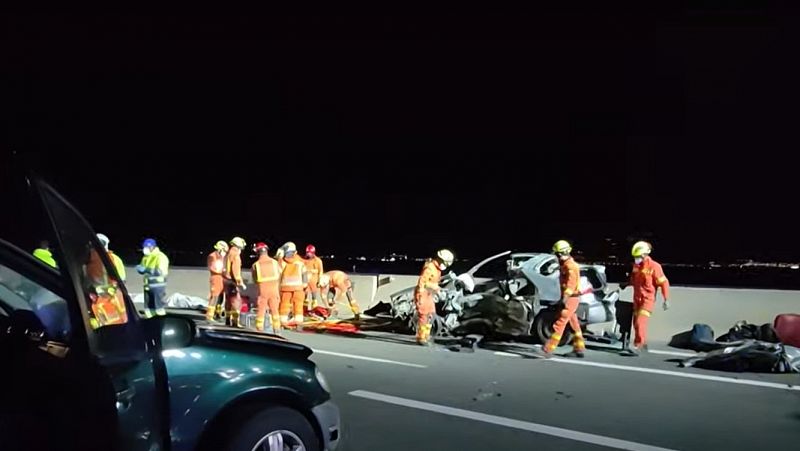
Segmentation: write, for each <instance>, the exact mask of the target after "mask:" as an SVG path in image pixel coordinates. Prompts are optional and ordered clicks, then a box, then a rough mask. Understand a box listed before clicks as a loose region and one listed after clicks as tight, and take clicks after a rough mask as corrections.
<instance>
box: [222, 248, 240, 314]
mask: <svg viewBox="0 0 800 451" xmlns="http://www.w3.org/2000/svg"><path fill="white" fill-rule="evenodd" d="M241 254H242V250H241V249H239V248H238V247H235V246H231V249H230V251H228V254H227V255H226V256H225V274H224V276H223V277H224V279H225V310H226V311H227V312H228V317H227V318H226V320H225V322H226V323H227V324H228V325H229V326H234V327H239V313H240V312H241V309H242V296H241V293H240V292H239V286H241V285H242V255H241Z"/></svg>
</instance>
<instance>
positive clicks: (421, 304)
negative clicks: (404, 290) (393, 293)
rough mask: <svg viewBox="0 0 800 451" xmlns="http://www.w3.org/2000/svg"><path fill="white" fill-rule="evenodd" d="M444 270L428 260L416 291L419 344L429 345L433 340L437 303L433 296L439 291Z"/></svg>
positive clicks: (423, 267)
mask: <svg viewBox="0 0 800 451" xmlns="http://www.w3.org/2000/svg"><path fill="white" fill-rule="evenodd" d="M441 278H442V270H441V269H439V266H438V265H437V264H436V262H435V261H433V260H430V259H428V260H426V261H425V264H424V265H423V266H422V273H421V274H420V275H419V281H418V282H417V287H416V289H415V290H414V302H415V303H416V306H417V317H418V318H419V319H418V321H419V322H418V323H417V342H418V343H427V342H428V340H430V338H431V328H432V326H431V321H432V320H433V315H435V314H436V302H435V301H434V300H433V294H434V293H436V292H437V291H439V280H441Z"/></svg>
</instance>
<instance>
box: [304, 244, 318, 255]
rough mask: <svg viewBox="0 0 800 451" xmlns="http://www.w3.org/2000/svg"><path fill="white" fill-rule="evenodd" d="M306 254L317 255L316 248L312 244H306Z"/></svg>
mask: <svg viewBox="0 0 800 451" xmlns="http://www.w3.org/2000/svg"><path fill="white" fill-rule="evenodd" d="M306 255H317V248H316V247H314V245H313V244H309V245H308V246H306Z"/></svg>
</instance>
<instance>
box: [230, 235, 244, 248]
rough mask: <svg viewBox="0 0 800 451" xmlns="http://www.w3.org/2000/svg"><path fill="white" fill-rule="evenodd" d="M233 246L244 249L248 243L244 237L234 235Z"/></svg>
mask: <svg viewBox="0 0 800 451" xmlns="http://www.w3.org/2000/svg"><path fill="white" fill-rule="evenodd" d="M231 246H236V247H238V248H239V249H244V248H245V246H247V243H246V242H245V241H244V239H243V238H241V237H238V236H236V237H233V239H232V240H231Z"/></svg>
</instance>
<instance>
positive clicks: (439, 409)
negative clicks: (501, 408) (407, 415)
mask: <svg viewBox="0 0 800 451" xmlns="http://www.w3.org/2000/svg"><path fill="white" fill-rule="evenodd" d="M349 395H350V396H355V397H358V398H365V399H371V400H373V401H378V402H385V403H387V404H394V405H398V406H403V407H409V408H412V409H419V410H426V411H428V412H436V413H440V414H443V415H450V416H453V417H459V418H466V419H468V420H474V421H481V422H484V423H490V424H495V425H498V426H504V427H507V428H512V429H521V430H523V431H529V432H535V433H537V434H544V435H552V436H554V437H558V438H565V439H569V440H575V441H578V442H584V443H591V444H593V445H600V446H605V447H608V448H617V449H626V450H632V451H671V450H669V449H668V448H659V447H657V446H651V445H646V444H644V443H637V442H629V441H627V440H620V439H616V438H612V437H605V436H602V435H595V434H589V433H586V432H580V431H573V430H570V429H563V428H559V427H555V426H547V425H544V424H538V423H531V422H528V421H521V420H515V419H513V418H506V417H500V416H496V415H489V414H485V413H481V412H474V411H472V410H464V409H457V408H455V407H448V406H442V405H439V404H431V403H427V402H422V401H415V400H413V399H406V398H398V397H396V396H390V395H384V394H381V393H375V392H370V391H365V390H355V391H351V392H350V393H349Z"/></svg>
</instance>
